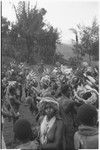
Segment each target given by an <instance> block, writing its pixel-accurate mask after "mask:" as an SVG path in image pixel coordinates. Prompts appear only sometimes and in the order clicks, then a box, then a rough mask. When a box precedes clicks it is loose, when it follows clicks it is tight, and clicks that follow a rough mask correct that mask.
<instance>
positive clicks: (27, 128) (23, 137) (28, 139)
mask: <svg viewBox="0 0 100 150" xmlns="http://www.w3.org/2000/svg"><path fill="white" fill-rule="evenodd" d="M14 134H15V138H16V139H17V140H19V141H20V142H21V145H19V146H17V147H16V148H18V149H21V150H24V149H32V150H38V148H39V145H38V142H37V141H36V140H33V135H32V129H31V124H30V122H29V121H28V120H26V119H19V120H17V121H16V123H15V125H14Z"/></svg>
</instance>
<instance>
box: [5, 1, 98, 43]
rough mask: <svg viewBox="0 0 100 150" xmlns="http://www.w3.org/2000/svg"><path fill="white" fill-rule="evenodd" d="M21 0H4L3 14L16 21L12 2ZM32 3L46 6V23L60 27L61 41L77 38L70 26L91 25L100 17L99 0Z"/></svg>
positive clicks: (65, 41) (39, 6)
mask: <svg viewBox="0 0 100 150" xmlns="http://www.w3.org/2000/svg"><path fill="white" fill-rule="evenodd" d="M18 1H19V0H3V1H2V16H4V17H6V18H7V19H8V20H9V21H12V22H13V21H15V20H16V15H15V12H14V8H13V6H12V2H13V3H14V4H15V6H17V4H18ZM29 1H30V3H31V5H32V6H33V7H34V5H35V4H36V3H37V8H38V9H41V8H45V9H46V11H47V13H46V15H45V17H44V20H45V22H46V23H49V24H51V25H52V26H53V27H54V28H58V31H59V32H60V33H61V35H60V36H61V42H63V43H66V44H71V42H72V39H74V38H75V36H74V34H73V33H72V31H70V30H69V29H70V28H76V26H77V25H78V24H80V25H85V26H91V24H92V21H93V19H94V17H96V18H97V19H99V6H100V3H99V1H98V0H94V1H92V0H84V1H83V0H80V1H76V0H70V1H68V0H29Z"/></svg>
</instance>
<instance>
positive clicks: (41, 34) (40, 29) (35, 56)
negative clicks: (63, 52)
mask: <svg viewBox="0 0 100 150" xmlns="http://www.w3.org/2000/svg"><path fill="white" fill-rule="evenodd" d="M14 9H15V12H16V17H17V22H16V23H15V24H13V25H12V30H11V32H10V37H11V42H12V45H14V47H15V48H16V49H17V58H18V59H19V58H20V61H25V60H26V61H27V63H33V62H34V61H35V62H37V61H41V59H43V60H44V62H45V63H48V62H49V63H51V60H52V58H53V57H54V54H55V49H56V42H57V40H58V38H59V36H58V31H57V29H54V28H53V27H52V26H51V25H49V26H48V25H47V24H45V22H44V15H45V14H46V10H45V9H44V8H42V9H40V10H38V9H37V7H36V5H35V7H34V8H32V9H31V8H30V3H29V2H28V3H26V2H25V1H24V2H22V1H21V2H19V4H18V7H17V8H16V7H15V6H14Z"/></svg>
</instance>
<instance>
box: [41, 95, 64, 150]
mask: <svg viewBox="0 0 100 150" xmlns="http://www.w3.org/2000/svg"><path fill="white" fill-rule="evenodd" d="M38 106H39V111H41V112H42V113H43V115H44V117H43V120H42V121H41V123H40V143H41V149H42V150H65V143H64V141H65V136H64V133H65V132H64V129H65V128H64V124H63V121H62V119H61V118H60V117H59V104H58V102H56V101H55V100H54V99H53V98H51V97H45V98H42V100H41V101H40V103H39V105H38ZM43 110H44V111H43Z"/></svg>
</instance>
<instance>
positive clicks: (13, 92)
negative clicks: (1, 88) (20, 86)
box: [9, 86, 16, 96]
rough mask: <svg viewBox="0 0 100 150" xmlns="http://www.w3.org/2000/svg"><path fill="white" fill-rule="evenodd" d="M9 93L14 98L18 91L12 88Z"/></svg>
mask: <svg viewBox="0 0 100 150" xmlns="http://www.w3.org/2000/svg"><path fill="white" fill-rule="evenodd" d="M9 93H10V94H11V95H12V96H13V95H15V94H16V89H15V87H14V86H10V87H9Z"/></svg>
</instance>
